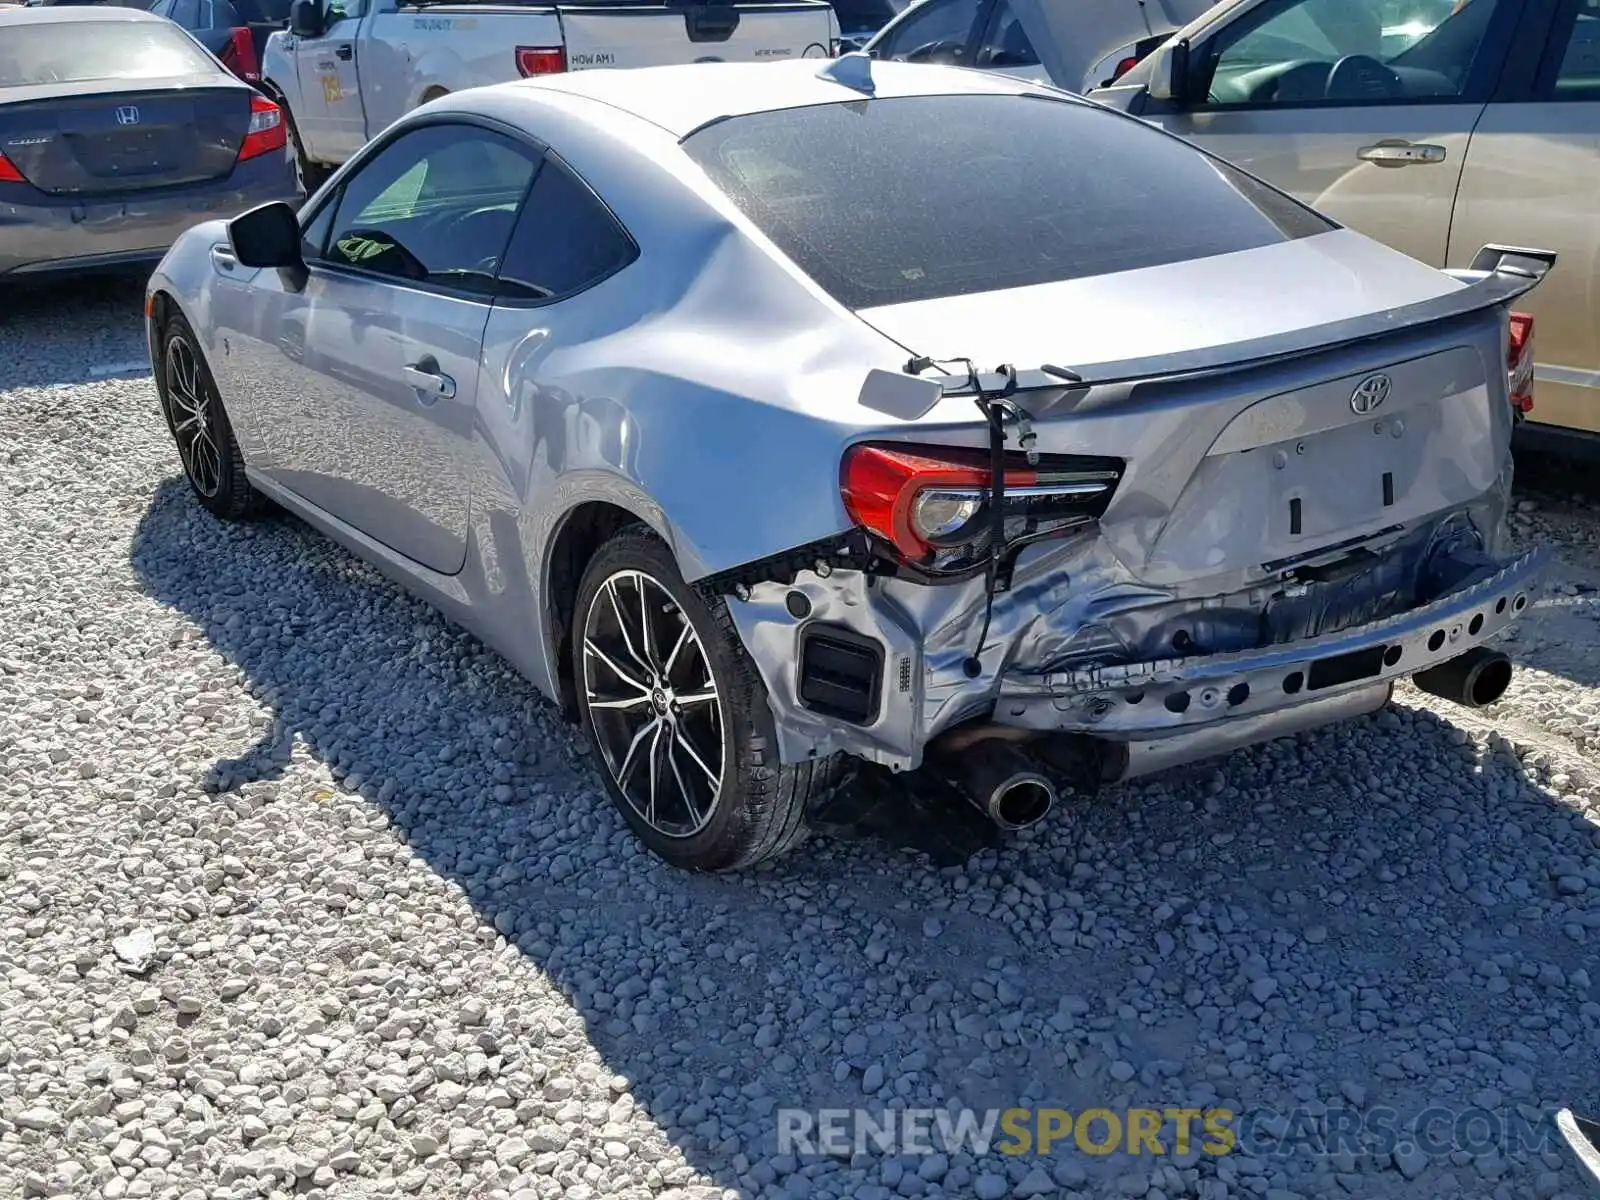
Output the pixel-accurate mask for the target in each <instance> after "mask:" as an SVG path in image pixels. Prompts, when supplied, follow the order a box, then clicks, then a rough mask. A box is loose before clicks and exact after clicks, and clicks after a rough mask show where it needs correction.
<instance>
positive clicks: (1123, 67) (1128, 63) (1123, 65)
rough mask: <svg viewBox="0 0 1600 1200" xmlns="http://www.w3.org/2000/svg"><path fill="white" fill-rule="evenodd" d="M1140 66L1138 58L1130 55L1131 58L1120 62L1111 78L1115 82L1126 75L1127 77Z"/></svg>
mask: <svg viewBox="0 0 1600 1200" xmlns="http://www.w3.org/2000/svg"><path fill="white" fill-rule="evenodd" d="M1138 65H1139V60H1138V58H1137V57H1135V56H1132V55H1130V56H1129V57H1127V58H1125V59H1123V60H1122V61H1121V62H1119V63H1118V64H1117V66H1116V69H1115V70H1113V71H1112V72H1111V78H1112V79H1113V80H1117V79H1121V78H1122V77H1123V76H1124V75H1126V74H1127V73H1128V72H1129V71H1131V70H1133V69H1134V68H1135V67H1137V66H1138Z"/></svg>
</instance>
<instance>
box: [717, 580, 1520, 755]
mask: <svg viewBox="0 0 1600 1200" xmlns="http://www.w3.org/2000/svg"><path fill="white" fill-rule="evenodd" d="M1545 558H1546V555H1545V552H1543V551H1540V550H1535V551H1532V552H1529V553H1527V554H1524V555H1521V556H1520V557H1517V558H1515V559H1513V560H1511V561H1509V562H1506V563H1505V564H1504V565H1503V566H1501V567H1500V568H1499V569H1498V570H1497V571H1495V572H1494V574H1492V575H1490V576H1488V577H1485V578H1482V579H1480V580H1479V581H1478V582H1476V583H1469V584H1467V585H1465V586H1461V587H1457V588H1455V589H1454V590H1450V591H1447V592H1446V593H1445V594H1443V595H1441V596H1439V597H1438V598H1436V599H1434V600H1432V601H1430V602H1426V603H1422V604H1418V605H1415V606H1413V607H1411V608H1409V609H1406V610H1405V611H1403V612H1400V613H1397V614H1395V615H1392V616H1388V617H1384V618H1382V619H1379V620H1375V621H1371V622H1368V623H1364V624H1360V625H1356V626H1353V627H1350V628H1347V629H1344V630H1341V631H1340V632H1337V633H1332V634H1327V635H1323V636H1319V637H1310V638H1302V639H1299V640H1294V641H1287V642H1283V643H1279V644H1273V645H1269V646H1265V647H1262V648H1259V649H1252V650H1245V651H1237V652H1229V653H1215V654H1204V655H1191V656H1187V657H1176V658H1163V659H1154V660H1149V661H1141V662H1134V663H1131V664H1127V665H1121V666H1101V667H1091V668H1083V669H1069V670H1060V671H1051V670H1045V669H1041V668H1039V667H1037V666H1032V665H1031V664H1030V662H1029V656H1028V655H1027V654H1017V653H1016V650H1017V647H1019V646H1025V645H1027V644H1029V643H1028V636H1029V635H1028V633H1027V629H1028V626H1027V624H1026V623H1027V622H1028V621H1030V620H1031V621H1034V622H1038V621H1039V620H1040V619H1041V611H1042V610H1041V606H1040V604H1039V603H1038V602H1037V601H1036V600H1034V601H1028V600H1026V599H1025V598H1024V594H1023V593H1025V592H1026V590H1027V589H1025V588H1019V589H1018V591H1017V593H1015V594H1013V595H1012V596H1011V597H1009V598H1008V599H1009V600H1010V601H1011V603H1010V604H1009V605H1008V606H1006V607H997V609H996V613H995V618H994V624H993V627H992V629H991V639H990V641H989V642H988V643H986V645H987V646H988V647H990V648H994V649H993V650H992V652H991V651H990V650H987V649H986V652H985V655H984V658H985V665H984V671H983V673H982V676H981V677H980V678H977V679H971V678H966V677H965V676H964V673H963V672H962V670H961V666H960V664H961V663H962V661H963V660H964V658H965V657H966V655H967V654H968V653H969V652H970V645H971V642H970V636H971V634H972V633H973V630H972V629H971V625H972V623H973V617H972V614H971V612H970V611H966V610H963V611H962V615H961V616H959V617H958V616H957V615H956V612H955V611H954V609H956V608H959V607H960V603H959V600H958V599H957V598H956V596H957V593H956V592H955V591H954V590H953V589H939V588H920V589H918V590H917V592H916V593H915V594H914V596H913V595H910V594H908V593H906V592H899V593H897V592H896V591H895V590H893V589H884V588H881V587H877V586H874V585H873V584H872V583H871V581H869V580H868V578H867V577H866V576H864V575H862V574H861V573H859V572H855V571H832V572H825V573H822V574H819V573H817V572H816V571H811V570H804V571H800V572H799V573H798V574H797V576H796V577H795V579H794V580H793V582H792V583H786V584H780V583H762V584H759V585H757V586H755V587H753V588H751V589H750V591H749V594H748V596H747V597H746V598H744V599H740V600H736V601H732V602H730V605H729V609H730V612H731V614H732V616H733V619H734V623H735V625H736V627H737V628H738V630H739V633H740V636H741V637H742V639H743V641H744V643H745V647H746V649H747V651H748V652H749V653H750V655H751V657H752V658H753V659H754V661H755V663H756V665H757V667H758V669H759V670H760V672H761V675H762V677H763V680H764V681H765V683H766V686H767V690H768V695H769V700H770V703H771V706H772V711H773V717H774V724H775V728H776V731H777V736H778V742H779V747H778V748H779V754H780V757H781V758H782V760H783V761H785V762H800V761H804V760H805V759H807V758H811V757H816V756H818V755H823V754H829V753H833V752H835V751H845V752H848V753H851V754H854V755H857V756H859V757H861V758H864V759H867V760H869V761H872V762H877V763H881V764H882V765H884V766H888V767H891V768H893V769H895V770H911V769H915V768H916V767H918V766H920V765H921V762H922V756H923V750H924V748H925V746H926V745H927V743H928V742H929V741H931V740H932V739H933V738H934V737H936V736H937V735H939V734H940V733H942V732H944V731H946V730H948V729H950V728H952V727H954V726H956V725H959V724H961V723H963V722H965V721H967V720H972V719H976V720H986V721H988V722H991V723H993V724H995V725H1000V726H1007V727H1011V728H1014V729H1017V730H1019V731H1031V732H1033V733H1039V734H1044V733H1069V734H1082V735H1087V736H1090V737H1093V738H1097V739H1101V740H1103V741H1107V742H1114V743H1123V744H1125V745H1126V746H1127V747H1128V748H1129V749H1131V750H1134V751H1136V752H1137V754H1136V757H1137V756H1141V755H1142V756H1143V757H1147V758H1151V759H1160V758H1163V757H1182V758H1184V759H1188V758H1192V757H1198V756H1199V755H1195V754H1192V753H1189V752H1187V751H1185V752H1184V753H1183V754H1182V755H1179V754H1178V753H1177V752H1178V750H1179V748H1180V744H1181V743H1185V742H1187V743H1189V744H1190V745H1197V744H1200V745H1202V748H1203V747H1205V746H1213V747H1214V749H1212V750H1207V751H1206V753H1212V752H1223V751H1226V750H1229V749H1232V748H1235V747H1237V746H1243V745H1249V744H1251V743H1252V742H1255V741H1260V740H1263V739H1266V738H1271V737H1276V736H1280V734H1282V733H1286V732H1293V731H1294V730H1295V729H1299V728H1310V727H1314V726H1316V725H1318V724H1322V723H1325V722H1327V721H1330V720H1337V719H1341V718H1342V717H1346V716H1350V715H1354V714H1356V713H1359V712H1365V711H1370V710H1371V709H1372V708H1375V707H1377V706H1380V705H1381V704H1382V703H1383V701H1384V699H1385V698H1386V697H1387V694H1388V691H1389V688H1390V686H1391V685H1392V683H1393V681H1395V680H1397V679H1400V678H1404V677H1406V676H1409V675H1412V674H1414V673H1416V672H1418V671H1421V670H1424V669H1426V668H1429V667H1433V666H1437V665H1439V664H1440V663H1444V662H1447V661H1449V660H1450V659H1452V658H1455V657H1456V656H1458V655H1460V654H1463V653H1465V652H1466V651H1468V650H1470V649H1472V648H1473V647H1475V646H1478V645H1481V644H1483V643H1484V642H1486V641H1488V640H1489V639H1491V638H1493V637H1494V636H1495V635H1496V634H1497V633H1499V632H1501V631H1502V630H1503V629H1505V628H1506V626H1508V625H1509V624H1510V623H1511V622H1512V621H1514V620H1515V619H1516V618H1517V617H1518V616H1520V615H1521V614H1522V613H1523V612H1524V611H1525V610H1526V608H1527V606H1528V605H1529V604H1530V603H1532V600H1533V588H1534V586H1535V585H1536V583H1537V581H1538V577H1539V574H1540V572H1541V570H1542V567H1543V564H1544V561H1545ZM1079 578H1080V579H1081V578H1082V576H1079ZM1069 586H1070V585H1069ZM946 591H950V592H951V598H950V599H949V600H948V601H946V600H943V599H940V598H938V596H937V594H938V593H943V592H946ZM801 598H803V602H802V600H801ZM916 601H920V602H922V603H923V604H924V605H928V606H932V605H936V604H943V603H947V604H949V605H951V606H952V607H951V610H942V609H938V608H934V607H927V608H924V609H923V610H922V611H916V610H914V608H913V604H914V602H916ZM1201 603H1203V602H1200V603H1197V611H1198V610H1199V608H1200V607H1201ZM796 610H801V611H802V612H803V615H800V616H797V615H796ZM1043 619H1044V620H1045V621H1046V623H1048V621H1049V617H1048V614H1046V616H1045V617H1044V618H1043ZM813 635H816V636H819V637H834V636H838V637H840V638H842V639H844V640H845V642H844V644H846V646H847V647H848V644H849V642H850V640H851V639H854V642H855V644H856V645H858V646H862V647H866V648H867V650H868V651H869V652H870V654H871V655H874V656H875V657H876V668H875V669H876V675H875V676H874V678H873V681H872V683H871V716H870V719H864V720H856V721H845V720H840V719H839V718H838V717H837V715H836V714H834V713H830V712H828V711H823V710H821V709H819V707H818V706H817V705H815V704H812V703H808V701H807V699H806V696H805V693H806V690H807V683H806V678H807V670H808V667H807V665H806V664H807V644H808V638H809V637H811V636H813ZM1007 647H1009V649H1007ZM996 655H1000V656H1003V660H1002V659H1001V658H996ZM863 661H865V660H863ZM1164 741H1169V742H1170V743H1171V748H1170V750H1156V749H1154V747H1157V746H1160V745H1161V743H1163V742H1164Z"/></svg>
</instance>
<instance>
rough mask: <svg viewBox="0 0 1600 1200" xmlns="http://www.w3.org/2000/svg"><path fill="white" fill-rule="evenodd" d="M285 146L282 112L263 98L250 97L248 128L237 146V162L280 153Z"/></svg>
mask: <svg viewBox="0 0 1600 1200" xmlns="http://www.w3.org/2000/svg"><path fill="white" fill-rule="evenodd" d="M287 144H288V138H287V132H286V131H285V129H284V127H283V110H282V109H281V108H279V107H278V106H277V105H276V104H274V103H273V102H272V101H271V100H268V99H267V98H266V97H265V96H251V97H250V128H249V130H248V131H247V132H246V133H245V135H244V141H243V143H241V144H240V146H239V161H240V162H244V161H245V160H246V159H250V158H259V157H260V156H261V155H263V154H271V153H272V152H273V151H274V150H278V151H281V150H282V149H283V148H284V146H285V145H287Z"/></svg>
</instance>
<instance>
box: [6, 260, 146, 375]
mask: <svg viewBox="0 0 1600 1200" xmlns="http://www.w3.org/2000/svg"><path fill="white" fill-rule="evenodd" d="M145 279H146V276H145V275H103V276H88V277H83V278H73V279H66V280H61V281H59V282H53V283H26V284H18V283H16V282H14V281H10V280H8V281H7V282H6V283H4V284H3V285H0V392H6V391H12V390H14V389H17V388H34V387H48V386H49V385H51V384H53V383H86V382H90V381H93V380H95V379H97V378H101V376H96V375H94V374H93V373H92V371H93V369H94V368H96V367H102V366H109V365H126V364H129V363H132V362H135V361H147V360H148V358H149V352H148V351H147V350H146V349H145V343H144V284H145ZM121 373H122V372H118V374H121Z"/></svg>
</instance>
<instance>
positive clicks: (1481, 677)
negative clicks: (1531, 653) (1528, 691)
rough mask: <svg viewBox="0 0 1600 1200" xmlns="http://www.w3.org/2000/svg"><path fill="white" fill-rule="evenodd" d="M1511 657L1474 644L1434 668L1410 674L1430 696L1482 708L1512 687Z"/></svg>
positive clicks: (1469, 706)
mask: <svg viewBox="0 0 1600 1200" xmlns="http://www.w3.org/2000/svg"><path fill="white" fill-rule="evenodd" d="M1511 672H1512V667H1511V660H1510V659H1509V658H1507V657H1506V656H1505V655H1504V654H1502V653H1501V652H1500V651H1498V650H1491V649H1489V648H1488V647H1487V646H1477V647H1474V648H1473V649H1471V650H1468V651H1467V652H1466V653H1465V654H1461V655H1457V656H1456V657H1455V658H1452V659H1451V660H1450V661H1449V662H1442V663H1440V664H1439V665H1438V666H1437V667H1429V668H1428V669H1427V670H1426V671H1418V672H1417V673H1416V674H1415V675H1413V676H1412V677H1411V682H1412V683H1414V684H1416V685H1417V686H1418V687H1419V688H1421V689H1422V690H1423V691H1425V692H1427V693H1428V694H1429V695H1430V696H1438V697H1439V698H1440V699H1441V700H1450V701H1452V702H1454V703H1456V704H1460V705H1462V706H1463V707H1465V708H1483V707H1484V706H1486V705H1489V704H1493V703H1494V702H1495V701H1496V700H1498V699H1500V697H1501V696H1504V695H1505V694H1506V689H1507V688H1509V687H1510V686H1511Z"/></svg>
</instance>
